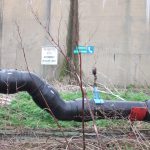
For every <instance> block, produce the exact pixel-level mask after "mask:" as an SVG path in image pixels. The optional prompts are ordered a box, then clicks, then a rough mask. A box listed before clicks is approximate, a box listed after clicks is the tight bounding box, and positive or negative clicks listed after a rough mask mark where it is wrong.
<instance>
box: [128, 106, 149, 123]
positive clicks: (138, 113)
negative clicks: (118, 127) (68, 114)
mask: <svg viewBox="0 0 150 150" xmlns="http://www.w3.org/2000/svg"><path fill="white" fill-rule="evenodd" d="M147 113H148V109H147V107H132V108H131V113H130V115H129V119H130V120H131V121H143V120H144V118H145V116H146V114H147Z"/></svg>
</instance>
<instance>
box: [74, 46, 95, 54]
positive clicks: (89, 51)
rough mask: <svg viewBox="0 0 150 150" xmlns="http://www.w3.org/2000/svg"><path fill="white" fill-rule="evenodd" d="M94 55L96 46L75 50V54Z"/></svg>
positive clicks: (80, 47) (81, 47)
mask: <svg viewBox="0 0 150 150" xmlns="http://www.w3.org/2000/svg"><path fill="white" fill-rule="evenodd" d="M79 53H81V54H93V53H94V46H77V47H76V48H75V49H74V54H79Z"/></svg>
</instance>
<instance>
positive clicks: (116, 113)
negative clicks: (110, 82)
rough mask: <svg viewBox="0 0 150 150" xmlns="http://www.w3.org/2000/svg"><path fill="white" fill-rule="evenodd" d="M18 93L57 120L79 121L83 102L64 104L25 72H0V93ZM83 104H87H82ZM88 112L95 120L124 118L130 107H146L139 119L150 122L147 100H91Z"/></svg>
mask: <svg viewBox="0 0 150 150" xmlns="http://www.w3.org/2000/svg"><path fill="white" fill-rule="evenodd" d="M19 91H27V92H28V93H29V94H30V95H31V96H32V98H33V100H34V101H35V103H36V104H37V105H38V106H39V107H40V108H42V109H46V110H47V111H48V112H49V108H50V109H51V111H52V112H53V114H54V116H55V117H56V118H57V119H59V120H75V121H82V100H76V101H69V102H65V101H63V100H62V99H61V98H60V96H59V94H58V92H57V91H56V90H55V89H54V88H53V87H52V86H51V85H49V84H48V83H46V82H45V81H43V80H41V79H40V78H39V77H38V76H37V75H35V74H33V73H28V72H25V71H17V70H0V93H4V94H14V93H17V92H19ZM85 103H86V101H85ZM89 105H90V107H91V110H92V111H93V113H94V115H95V117H96V118H97V119H104V118H112V119H127V118H128V117H129V116H130V114H131V110H132V108H135V107H136V108H146V113H145V115H144V116H143V117H142V119H139V118H137V120H142V121H150V113H149V110H150V101H145V102H128V101H112V100H108V101H105V103H104V104H101V105H96V104H95V103H94V100H90V101H89ZM89 105H87V104H85V110H84V111H85V121H90V120H92V119H91V116H90V111H89V107H88V106H89Z"/></svg>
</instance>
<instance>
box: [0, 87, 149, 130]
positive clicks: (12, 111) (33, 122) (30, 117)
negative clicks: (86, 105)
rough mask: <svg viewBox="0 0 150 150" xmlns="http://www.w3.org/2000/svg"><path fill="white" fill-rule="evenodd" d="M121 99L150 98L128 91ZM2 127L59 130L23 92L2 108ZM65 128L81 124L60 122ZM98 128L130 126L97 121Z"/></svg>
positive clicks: (70, 97)
mask: <svg viewBox="0 0 150 150" xmlns="http://www.w3.org/2000/svg"><path fill="white" fill-rule="evenodd" d="M120 93H121V95H120V96H121V97H123V98H124V99H127V100H135V101H144V100H146V99H150V96H149V95H147V94H145V93H144V92H133V91H131V90H127V91H125V92H120ZM87 94H88V98H89V99H92V97H93V93H92V92H91V91H89V92H88V93H87ZM101 96H102V98H103V99H107V100H109V99H116V98H115V97H114V96H112V95H110V94H105V93H102V94H101ZM61 97H62V98H63V99H65V100H67V101H68V100H74V99H78V98H80V99H81V97H82V96H81V92H62V93H61ZM0 121H1V123H0V127H1V128H4V127H9V126H16V127H17V126H20V127H26V128H57V125H56V124H55V122H54V119H53V118H52V117H51V116H50V115H49V113H47V112H46V111H43V110H41V109H40V108H39V107H37V106H36V104H35V103H34V102H33V100H32V98H31V97H30V95H28V94H27V93H26V92H22V93H19V94H17V95H16V97H15V99H14V100H13V101H12V102H11V104H10V105H7V106H3V107H1V108H0ZM59 123H60V124H61V126H62V127H64V128H78V127H81V123H79V122H75V121H69V122H68V121H59ZM96 124H97V126H98V127H110V126H111V127H121V126H122V127H124V126H127V127H128V125H129V123H128V122H127V121H122V120H97V121H96ZM85 126H86V127H92V121H91V122H88V123H86V124H85Z"/></svg>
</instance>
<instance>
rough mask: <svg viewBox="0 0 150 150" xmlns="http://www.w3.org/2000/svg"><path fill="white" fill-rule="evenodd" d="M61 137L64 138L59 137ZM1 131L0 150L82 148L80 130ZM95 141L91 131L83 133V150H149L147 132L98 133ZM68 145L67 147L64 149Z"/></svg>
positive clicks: (103, 131)
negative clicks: (84, 145)
mask: <svg viewBox="0 0 150 150" xmlns="http://www.w3.org/2000/svg"><path fill="white" fill-rule="evenodd" d="M63 134H64V135H63ZM63 134H62V132H61V131H60V130H58V129H57V130H54V129H23V128H12V129H1V130H0V150H67V149H68V150H69V149H71V150H80V149H82V147H83V140H82V130H81V129H67V130H66V129H65V130H64V131H63ZM98 138H99V140H97V135H96V134H95V132H94V131H93V129H86V130H85V143H86V149H87V150H98V149H100V150H101V149H102V150H107V149H108V150H109V149H112V150H115V149H116V150H117V149H121V150H122V149H125V150H126V149H129V148H132V149H137V150H140V149H144V150H145V149H148V150H149V149H150V130H141V131H138V133H136V134H135V132H133V131H130V130H128V131H127V130H126V131H123V130H121V129H113V130H112V129H101V130H99V137H98ZM68 145H69V146H68Z"/></svg>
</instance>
